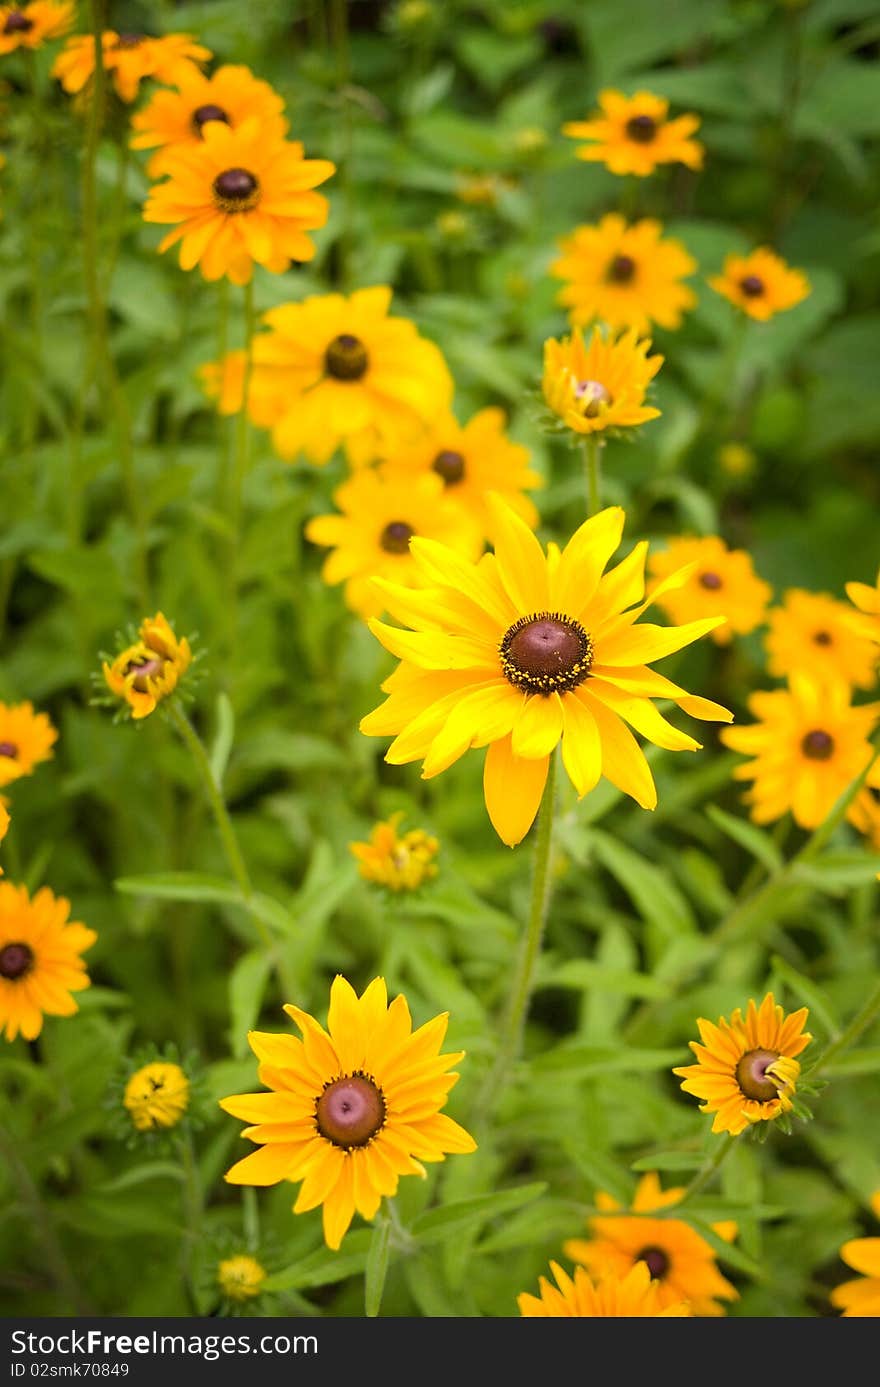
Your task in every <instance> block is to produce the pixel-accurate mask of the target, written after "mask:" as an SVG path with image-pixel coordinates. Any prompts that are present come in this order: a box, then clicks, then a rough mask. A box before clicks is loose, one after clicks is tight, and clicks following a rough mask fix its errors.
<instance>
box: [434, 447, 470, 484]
mask: <svg viewBox="0 0 880 1387" xmlns="http://www.w3.org/2000/svg"><path fill="white" fill-rule="evenodd" d="M431 466H432V468H433V470H434V471H435V472H436V473H437V474H438V476H440V477H442V478H443V480H444V482H445V483H446V485H447V486H455V485H456V484H457V483H458V482H460V481H463V480H464V472H465V464H464V457H463V456H462V454H461V453H457V452H455V450H454V449H452V448H444V449H443V450H442V452H439V453H438V454H437V456H436V457H435V459H434V461H433V463H432V464H431Z"/></svg>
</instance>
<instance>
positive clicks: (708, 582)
mask: <svg viewBox="0 0 880 1387" xmlns="http://www.w3.org/2000/svg"><path fill="white" fill-rule="evenodd" d="M723 586H724V584H723V583H722V581H721V579H720V578H719V576H718V574H717V573H701V574H700V587H703V588H708V590H709V592H717V591H718V589H719V588H720V587H723Z"/></svg>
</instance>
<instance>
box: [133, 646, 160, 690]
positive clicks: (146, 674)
mask: <svg viewBox="0 0 880 1387" xmlns="http://www.w3.org/2000/svg"><path fill="white" fill-rule="evenodd" d="M164 665H165V661H164V660H162V659H160V658H159V656H158V655H156V656H153V658H152V659H149V660H129V662H128V664H127V665H126V668H125V672H126V674H133V675H134V679H133V680H132V681H131V682H132V685H133V686H134V688H136V689H137V691H138V693H148V692H149V685H148V683H147V680H148V679H152V678H153V677H154V676H155V675H157V674H161V673H162V670H163V668H164Z"/></svg>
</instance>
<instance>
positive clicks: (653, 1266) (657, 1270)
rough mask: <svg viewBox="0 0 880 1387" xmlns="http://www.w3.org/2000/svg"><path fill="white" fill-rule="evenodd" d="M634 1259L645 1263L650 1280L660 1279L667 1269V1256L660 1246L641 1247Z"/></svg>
mask: <svg viewBox="0 0 880 1387" xmlns="http://www.w3.org/2000/svg"><path fill="white" fill-rule="evenodd" d="M636 1261H637V1262H644V1263H645V1264H646V1266H647V1268H648V1271H649V1272H650V1273H651V1280H652V1281H662V1280H663V1277H664V1276H665V1275H666V1273H667V1272H668V1270H669V1257H668V1255H667V1253H665V1252H664V1251H663V1248H662V1247H643V1248H642V1250H641V1252H640V1253H639V1254H638V1255H637V1257H636Z"/></svg>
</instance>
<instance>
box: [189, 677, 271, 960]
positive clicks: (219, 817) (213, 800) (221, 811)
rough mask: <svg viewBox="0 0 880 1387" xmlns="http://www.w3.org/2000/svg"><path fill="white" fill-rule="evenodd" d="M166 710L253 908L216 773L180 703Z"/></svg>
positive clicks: (257, 923) (258, 924)
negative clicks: (189, 759)
mask: <svg viewBox="0 0 880 1387" xmlns="http://www.w3.org/2000/svg"><path fill="white" fill-rule="evenodd" d="M167 707H168V714H169V717H170V718H171V721H172V722H173V723H174V726H175V727H176V728H177V730H178V732H179V733H180V735H181V737H182V738H183V740H184V742H185V743H186V745H187V747H188V749H189V751H190V752H191V753H192V758H193V760H194V761H195V763H196V766H197V767H198V769H199V774H200V775H201V777H202V782H203V784H204V786H205V790H206V791H207V795H208V801H209V803H210V805H211V812H212V813H213V815H214V822H215V823H216V825H217V829H218V831H219V833H220V839H221V842H222V843H223V851H224V853H225V854H226V860H227V862H228V863H229V867H230V869H231V871H232V875H233V876H234V877H235V880H236V882H237V883H238V887H239V890H240V891H241V894H242V897H243V899H244V903H245V906H246V907H250V902H251V898H252V896H253V894H254V889H253V886H252V885H251V879H250V876H249V874H248V869H247V866H246V864H245V860H244V858H243V856H242V853H241V848H240V847H239V846H238V839H237V838H236V836H235V829H234V828H233V827H232V820H231V819H230V817H229V810H228V809H227V808H226V803H225V801H224V799H223V795H222V793H221V790H220V786H219V785H218V784H217V781H216V780H215V779H214V772H213V770H212V769H211V762H210V760H209V758H208V753H207V751H206V750H205V746H204V743H203V742H202V739H201V737H200V736H199V734H198V733H197V732H196V730H195V728H194V727H193V725H192V723H191V722H190V720H189V718H188V717H187V716H186V713H184V711H183V709H182V708H181V707H180V703H179V701H178V700H177V699H174V698H172V699H171V700H170V702H169V703H168V705H167ZM248 914H249V915H250V917H251V919H252V921H253V923H254V928H255V929H256V931H257V934H258V935H259V936H260V943H261V944H262V945H263V946H264V948H266V949H268V950H269V952H270V953H271V954H273V955H274V953H275V948H274V945H273V942H272V938H271V936H270V934H269V931H268V930H267V928H266V926H265V924H264V923H263V921H262V920H261V919H260V918H259V916H258V915H256V914H255V913H254V911H253V910H252V909H250V908H248Z"/></svg>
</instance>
